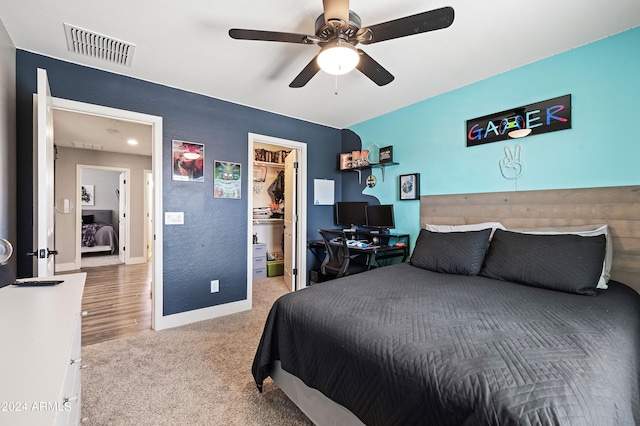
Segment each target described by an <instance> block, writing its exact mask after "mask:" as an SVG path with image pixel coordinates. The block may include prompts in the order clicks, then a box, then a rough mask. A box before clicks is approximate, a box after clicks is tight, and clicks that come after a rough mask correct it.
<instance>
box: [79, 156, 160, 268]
mask: <svg viewBox="0 0 640 426" xmlns="http://www.w3.org/2000/svg"><path fill="white" fill-rule="evenodd" d="M130 182H131V170H130V169H128V168H119V167H106V166H95V165H84V164H77V165H76V194H79V195H82V194H83V190H82V189H83V188H85V187H91V188H92V190H93V195H94V197H95V199H94V200H93V202H92V203H84V202H83V200H81V199H80V200H78V202H77V205H79V206H80V208H78V209H77V210H76V236H77V237H76V259H80V267H82V268H86V267H93V266H105V265H114V264H118V263H124V264H129V263H131V259H130V255H129V254H130V250H129V251H127V250H126V247H128V246H130V245H131V241H130V238H129V236H130V221H129V218H130V217H131V210H130V206H131V203H130V201H129V199H128V198H129V192H130V191H128V185H129V183H130ZM84 204H89V205H84ZM96 213H97V214H99V215H101V216H99V217H100V219H96ZM87 222H93V223H94V224H93V225H92V224H91V223H87ZM96 222H97V224H96ZM103 223H104V224H105V226H111V229H102V228H104V226H102V224H103ZM83 225H86V226H83ZM90 231H98V232H100V234H97V233H96V234H95V235H100V238H96V237H95V235H93V234H91V232H90ZM87 240H91V243H90V244H91V245H90V246H87V244H83V243H85V242H87ZM145 245H146V241H145ZM144 257H145V259H147V257H146V247H145V254H144ZM147 260H150V259H147ZM76 269H77V268H76Z"/></svg>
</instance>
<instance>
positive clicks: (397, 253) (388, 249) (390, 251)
mask: <svg viewBox="0 0 640 426" xmlns="http://www.w3.org/2000/svg"><path fill="white" fill-rule="evenodd" d="M338 231H341V230H338ZM345 235H346V236H347V238H348V239H350V240H367V241H369V242H372V241H373V238H378V240H379V243H378V244H377V247H369V248H361V247H349V252H350V253H351V254H353V255H363V256H365V258H366V265H367V266H368V267H369V268H370V267H371V266H386V265H381V264H379V263H378V262H377V261H378V260H384V259H392V258H402V262H405V261H406V260H407V258H408V257H409V253H410V246H409V238H410V236H409V234H379V233H375V232H367V231H345ZM396 242H402V243H404V246H403V247H398V246H396V245H395V243H396ZM389 243H393V245H390V244H389ZM308 247H309V250H311V252H312V253H313V255H314V257H315V258H316V260H317V261H318V262H320V263H322V261H323V260H324V241H323V240H311V241H309V242H308ZM374 261H375V262H376V264H375V265H372V262H374Z"/></svg>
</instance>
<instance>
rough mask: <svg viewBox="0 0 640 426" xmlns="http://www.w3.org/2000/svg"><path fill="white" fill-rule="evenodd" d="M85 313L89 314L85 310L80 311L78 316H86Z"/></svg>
mask: <svg viewBox="0 0 640 426" xmlns="http://www.w3.org/2000/svg"><path fill="white" fill-rule="evenodd" d="M87 315H89V312H87V311H82V312H80V316H81V317H86V316H87Z"/></svg>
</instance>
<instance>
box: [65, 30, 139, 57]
mask: <svg viewBox="0 0 640 426" xmlns="http://www.w3.org/2000/svg"><path fill="white" fill-rule="evenodd" d="M64 32H65V33H66V35H67V48H68V49H69V51H71V52H74V53H79V54H80V55H84V56H89V57H92V58H96V59H102V60H103V61H107V62H111V63H112V64H118V65H125V66H128V67H130V66H131V61H132V60H133V52H134V50H135V45H133V44H131V43H126V42H124V41H120V40H116V39H115V38H111V37H107V36H104V35H102V34H98V33H94V32H91V31H87V30H84V29H82V28H78V27H74V26H73V25H69V24H64Z"/></svg>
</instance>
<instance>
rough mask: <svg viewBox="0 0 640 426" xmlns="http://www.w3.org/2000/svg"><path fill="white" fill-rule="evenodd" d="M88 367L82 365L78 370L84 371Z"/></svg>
mask: <svg viewBox="0 0 640 426" xmlns="http://www.w3.org/2000/svg"><path fill="white" fill-rule="evenodd" d="M87 367H88V365H87V364H84V365H81V366H80V368H78V370H84V369H85V368H87Z"/></svg>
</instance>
